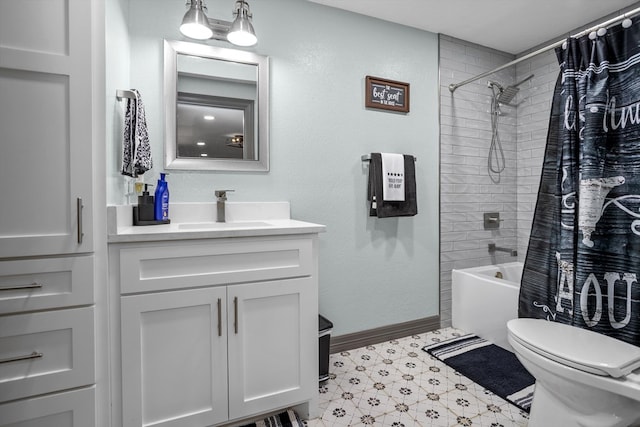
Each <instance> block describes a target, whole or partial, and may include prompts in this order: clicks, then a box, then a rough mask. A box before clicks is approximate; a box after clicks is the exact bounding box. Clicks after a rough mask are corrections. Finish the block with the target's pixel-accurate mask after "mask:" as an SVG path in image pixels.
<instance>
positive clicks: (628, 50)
mask: <svg viewBox="0 0 640 427" xmlns="http://www.w3.org/2000/svg"><path fill="white" fill-rule="evenodd" d="M556 54H557V57H558V61H559V63H560V75H559V77H558V80H557V82H556V86H555V92H554V98H553V104H552V110H551V117H550V123H549V133H548V136H547V148H546V151H545V158H544V165H543V169H542V177H541V182H540V190H539V193H538V200H537V204H536V209H535V213H534V219H533V224H532V230H531V239H530V241H529V249H528V252H527V258H526V261H525V266H524V271H523V276H522V286H521V290H520V301H519V310H518V312H519V317H533V318H546V319H547V320H550V321H555V322H561V323H567V324H571V325H574V326H577V327H581V328H586V329H589V330H592V331H595V332H598V333H602V334H605V335H609V336H612V337H614V338H618V339H620V340H623V341H626V342H629V343H631V344H634V345H636V346H640V284H639V280H640V278H639V277H640V29H639V26H638V25H636V24H635V23H634V24H633V25H632V26H631V27H629V28H623V27H622V25H617V26H615V27H612V28H609V29H608V30H607V32H606V34H604V35H603V36H598V37H596V38H595V39H591V38H589V36H584V37H581V38H578V39H574V38H570V39H569V40H567V42H566V44H565V45H564V46H563V47H559V48H557V49H556Z"/></svg>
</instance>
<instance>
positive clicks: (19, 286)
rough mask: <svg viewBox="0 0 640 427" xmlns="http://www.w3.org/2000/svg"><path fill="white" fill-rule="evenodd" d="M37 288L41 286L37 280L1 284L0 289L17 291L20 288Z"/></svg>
mask: <svg viewBox="0 0 640 427" xmlns="http://www.w3.org/2000/svg"><path fill="white" fill-rule="evenodd" d="M39 288H42V285H41V284H40V283H38V282H33V283H29V284H26V285H15V286H1V287H0V291H19V290H22V289H39Z"/></svg>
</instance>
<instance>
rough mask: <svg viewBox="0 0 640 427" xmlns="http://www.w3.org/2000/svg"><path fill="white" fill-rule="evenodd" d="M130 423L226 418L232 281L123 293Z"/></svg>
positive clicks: (125, 408) (165, 426) (169, 425)
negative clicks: (228, 296) (228, 304)
mask: <svg viewBox="0 0 640 427" xmlns="http://www.w3.org/2000/svg"><path fill="white" fill-rule="evenodd" d="M121 316H122V317H121V318H122V325H121V334H122V415H123V422H122V425H123V426H125V427H141V426H150V425H153V426H155V427H161V426H162V427H178V426H184V427H193V426H209V425H213V424H217V423H220V422H222V421H226V420H227V419H228V411H227V325H226V288H225V287H211V288H206V289H194V290H185V291H175V292H165V293H155V294H146V295H134V296H124V297H121Z"/></svg>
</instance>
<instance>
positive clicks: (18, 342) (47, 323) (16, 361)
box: [0, 307, 95, 402]
mask: <svg viewBox="0 0 640 427" xmlns="http://www.w3.org/2000/svg"><path fill="white" fill-rule="evenodd" d="M93 324H94V319H93V307H85V308H75V309H68V310H59V311H48V312H42V313H32V314H20V315H15V316H4V317H0V402H6V401H9V400H14V399H21V398H23V397H29V396H35V395H38V394H43V393H50V392H54V391H59V390H63V389H68V388H72V387H80V386H84V385H89V384H92V383H94V382H95V381H94V378H95V375H94V359H95V355H94V345H93V335H94V328H93Z"/></svg>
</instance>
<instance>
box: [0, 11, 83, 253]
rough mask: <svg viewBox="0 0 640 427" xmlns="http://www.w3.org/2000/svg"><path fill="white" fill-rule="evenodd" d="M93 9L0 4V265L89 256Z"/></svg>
mask: <svg viewBox="0 0 640 427" xmlns="http://www.w3.org/2000/svg"><path fill="white" fill-rule="evenodd" d="M91 8H92V2H91V1H88V0H66V1H50V0H31V1H28V2H24V1H2V2H0V130H1V132H0V194H2V203H0V218H2V220H1V221H0V258H6V257H18V256H31V255H49V254H62V253H78V252H92V251H93V243H92V241H93V239H92V230H91V228H92V223H93V220H92V191H91V188H92V173H91V171H92V167H91V164H92V130H93V126H92V80H91V79H92V65H91V34H92V33H91V19H90V17H91ZM34 17H40V18H42V19H37V20H36V21H34ZM34 22H35V24H36V26H37V31H34V30H33V28H34V25H33V24H34ZM83 225H84V227H83Z"/></svg>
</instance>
